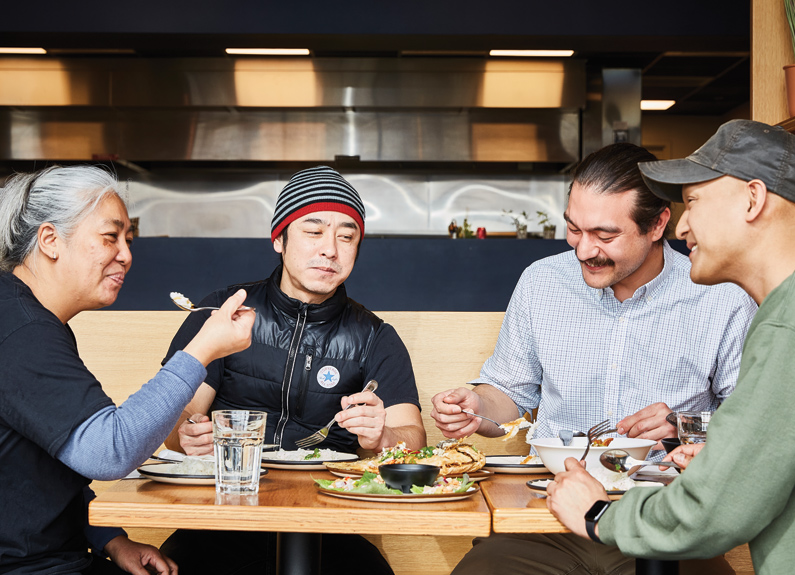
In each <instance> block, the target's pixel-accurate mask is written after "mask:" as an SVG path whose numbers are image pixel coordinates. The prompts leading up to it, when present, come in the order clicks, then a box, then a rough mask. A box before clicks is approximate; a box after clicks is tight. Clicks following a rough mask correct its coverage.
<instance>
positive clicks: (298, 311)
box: [163, 166, 425, 575]
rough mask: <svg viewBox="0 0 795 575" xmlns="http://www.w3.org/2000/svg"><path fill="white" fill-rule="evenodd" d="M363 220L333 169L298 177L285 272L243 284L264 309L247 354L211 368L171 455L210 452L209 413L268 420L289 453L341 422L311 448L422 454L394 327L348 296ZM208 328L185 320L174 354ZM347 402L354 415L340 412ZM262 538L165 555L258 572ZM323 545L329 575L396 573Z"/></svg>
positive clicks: (407, 371) (288, 208)
mask: <svg viewBox="0 0 795 575" xmlns="http://www.w3.org/2000/svg"><path fill="white" fill-rule="evenodd" d="M364 219H365V210H364V204H363V202H362V199H361V197H360V196H359V193H358V192H357V191H356V190H355V189H354V188H353V186H351V185H350V183H349V182H348V181H346V180H345V179H344V178H343V177H342V176H341V175H340V174H339V173H337V172H336V171H334V170H332V169H331V168H328V167H325V166H319V167H315V168H311V169H308V170H303V171H301V172H298V173H297V174H295V175H293V177H292V178H291V179H290V181H289V183H288V184H287V185H286V186H285V188H284V189H283V190H282V192H281V193H280V194H279V197H278V199H277V201H276V206H275V210H274V215H273V221H272V223H271V240H272V242H273V248H274V250H276V252H277V253H279V254H281V259H282V264H281V265H280V266H279V267H277V268H276V270H274V272H273V274H272V275H271V276H270V278H269V279H267V280H264V281H259V282H254V283H250V284H245V289H246V291H247V294H248V298H247V299H246V302H245V303H246V305H248V306H251V307H254V308H256V310H257V319H256V322H255V324H254V329H253V333H252V346H251V348H250V349H249V350H247V351H246V352H244V353H238V354H234V355H231V356H229V357H226V358H223V359H221V360H219V361H216V362H213V363H212V364H210V365H209V366H208V370H207V378H206V379H205V382H204V383H203V384H202V385H201V387H200V388H199V391H198V392H197V393H196V395H195V396H194V398H193V400H192V401H191V403H190V404H189V405H188V407H187V408H186V409H185V411H184V412H183V416H182V418H181V419H180V421H179V423H178V425H177V426H176V427H175V428H174V431H173V432H172V434H171V437H170V438H169V441H167V442H166V445H167V446H168V447H169V448H171V449H179V450H184V451H185V452H186V453H187V454H189V455H202V454H207V453H211V452H212V448H213V446H212V424H211V423H210V422H209V419H208V417H207V414H208V413H210V412H211V411H213V410H217V409H255V410H259V411H265V412H267V413H268V418H267V422H266V423H267V429H266V434H265V443H275V444H278V445H280V446H281V448H282V449H286V450H293V449H295V448H296V444H295V442H296V440H298V439H302V438H304V437H307V436H309V435H311V434H312V433H314V432H315V431H317V430H319V429H320V428H322V427H324V426H325V425H326V424H327V423H328V422H329V420H331V419H332V418H334V419H335V420H336V422H337V425H335V426H333V427H332V428H331V429H330V432H329V435H328V437H327V438H326V439H325V440H324V441H323V442H322V443H319V444H318V445H317V446H316V447H318V448H322V449H334V450H336V451H342V452H347V453H355V452H356V449H357V448H358V447H362V448H364V449H368V450H373V451H379V450H381V449H382V448H384V447H391V446H394V445H397V444H398V443H400V442H405V443H406V445H407V446H408V447H409V448H410V449H415V450H416V449H419V448H421V447H423V446H424V445H425V429H424V427H423V425H422V419H421V417H420V409H419V396H418V393H417V387H416V383H415V381H414V373H413V371H412V368H411V361H410V358H409V355H408V351H407V350H406V347H405V346H404V345H403V342H402V341H401V340H400V337H399V336H398V335H397V332H396V331H395V329H394V328H393V327H392V326H390V325H388V324H386V323H384V322H383V321H382V320H381V319H379V318H378V317H377V316H375V315H374V314H373V313H372V312H370V311H368V310H367V309H365V308H364V307H363V306H361V305H360V304H358V303H356V302H355V301H353V300H351V299H349V298H348V296H347V293H346V291H345V285H344V283H343V282H344V281H345V280H346V279H347V278H348V276H349V275H350V273H351V271H352V270H353V266H354V263H355V261H356V257H357V255H358V252H359V245H360V243H361V241H362V237H363V234H364ZM240 287H242V286H231V287H229V288H226V289H222V290H219V291H217V292H215V293H213V294H210V295H209V296H207V297H206V298H205V299H204V300H203V301H202V302H201V304H200V305H202V306H214V305H216V302H218V301H221V300H222V299H223V298H225V297H226V295H225V294H227V293H230V292H234V291H236V290H237V289H240ZM201 320H202V316H201V315H200V313H194V314H191V315H189V316H188V318H187V319H186V320H185V323H184V324H183V325H182V327H181V328H180V330H179V332H178V333H177V335H176V336H175V337H174V340H173V341H172V343H171V348H170V349H169V351H168V355H167V357H170V356H171V355H172V354H174V353H175V352H176V351H177V350H179V349H181V347H182V345H183V344H184V343H185V342H187V341H189V339H190V337H191V336H192V334H193V332H194V331H195V330H196V329H197V326H199V325H200V323H201ZM371 379H374V380H376V381H377V382H378V389H377V391H376V392H375V393H372V392H369V391H367V392H362V389H363V388H364V386H365V384H366V383H367V382H368V381H370V380H371ZM349 405H354V407H351V409H348V410H345V411H343V409H344V408H345V407H347V406H349ZM188 418H191V419H192V420H193V421H195V422H196V423H189V422H187V421H186V420H187V419H188ZM341 529H343V528H342V527H341ZM266 535H267V534H257V533H237V534H231V535H229V536H222V534H219V533H218V532H215V533H208V532H198V531H178V532H177V533H175V534H174V535H173V536H172V537H171V538H169V540H168V541H167V542H166V543H165V544H164V546H163V549H164V550H165V549H168V550H169V551H168V552H169V553H170V554H171V557H172V558H173V559H174V560H176V561H177V563H178V564H179V566H180V573H181V574H182V575H191V574H192V573H210V572H212V573H216V574H222V573H227V572H234V573H243V572H245V573H248V572H249V571H248V570H246V569H249V570H250V571H251V572H252V573H262V572H263V570H264V567H263V565H262V562H263V561H265V560H266V555H267V552H266V548H267V545H264V544H263V542H264V541H265V540H266V539H267V537H266ZM322 541H323V547H322V554H321V557H322V558H321V565H322V570H323V573H337V572H339V573H360V572H361V573H367V574H369V575H372V574H373V573H391V572H392V571H391V569H390V568H389V566H388V565H387V563H386V561H385V560H384V559H383V557H381V555H380V553H379V552H378V550H377V549H376V548H375V547H374V546H372V545H370V544H369V542H367V541H366V540H365V539H364V538H362V537H360V536H357V535H324V536H323V539H322ZM198 549H201V550H202V551H201V552H200V553H199V552H197V550H198ZM213 549H216V550H217V552H212V550H213ZM351 557H357V560H356V561H350V558H351ZM215 560H217V562H218V563H217V565H216V564H214V561H215ZM235 569H242V570H241V571H236V570H235Z"/></svg>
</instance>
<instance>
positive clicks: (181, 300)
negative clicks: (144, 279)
mask: <svg viewBox="0 0 795 575" xmlns="http://www.w3.org/2000/svg"><path fill="white" fill-rule="evenodd" d="M169 295H170V296H171V301H173V302H174V303H175V304H176V305H177V307H178V308H180V309H184V310H185V311H202V310H206V309H221V308H217V307H196V306H194V305H193V302H192V301H190V300H189V299H188V298H186V297H185V296H184V295H182V294H181V293H179V292H178V291H173V292H171V293H170V294H169ZM253 309H254V308H253V307H248V306H245V305H241V306H240V307H239V308H237V310H238V311H249V310H253Z"/></svg>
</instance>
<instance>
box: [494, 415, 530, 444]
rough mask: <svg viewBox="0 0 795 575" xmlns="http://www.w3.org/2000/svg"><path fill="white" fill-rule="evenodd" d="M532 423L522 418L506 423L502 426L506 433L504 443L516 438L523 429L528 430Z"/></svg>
mask: <svg viewBox="0 0 795 575" xmlns="http://www.w3.org/2000/svg"><path fill="white" fill-rule="evenodd" d="M531 425H532V423H530V422H529V421H527V420H526V419H525V418H524V417H520V418H519V419H514V420H513V421H507V422H505V423H501V424H500V429H502V430H503V431H504V432H505V435H504V436H503V438H502V440H503V441H508V440H509V439H511V438H513V437H516V434H517V433H519V430H521V429H527V428H528V427H530V426H531Z"/></svg>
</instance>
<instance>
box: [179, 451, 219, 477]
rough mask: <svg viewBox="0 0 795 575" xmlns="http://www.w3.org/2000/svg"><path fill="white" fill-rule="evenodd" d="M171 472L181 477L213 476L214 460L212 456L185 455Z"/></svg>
mask: <svg viewBox="0 0 795 575" xmlns="http://www.w3.org/2000/svg"><path fill="white" fill-rule="evenodd" d="M172 472H173V473H178V474H181V475H215V458H214V457H213V456H212V455H202V456H200V457H197V456H193V455H186V456H185V458H184V459H183V460H182V461H180V462H179V463H177V464H175V465H174V467H173V468H172Z"/></svg>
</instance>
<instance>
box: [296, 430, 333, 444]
mask: <svg viewBox="0 0 795 575" xmlns="http://www.w3.org/2000/svg"><path fill="white" fill-rule="evenodd" d="M322 431H323V430H322V429H321V430H320V431H316V432H314V433H313V434H312V435H310V436H308V437H304V438H303V439H299V440H298V441H296V442H295V445H296V446H297V447H298V448H299V449H306V448H307V447H312V446H313V445H317V444H318V443H320V442H321V441H323V440H324V439H326V437H328V430H326V434H325V435H324V434H323V433H322Z"/></svg>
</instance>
